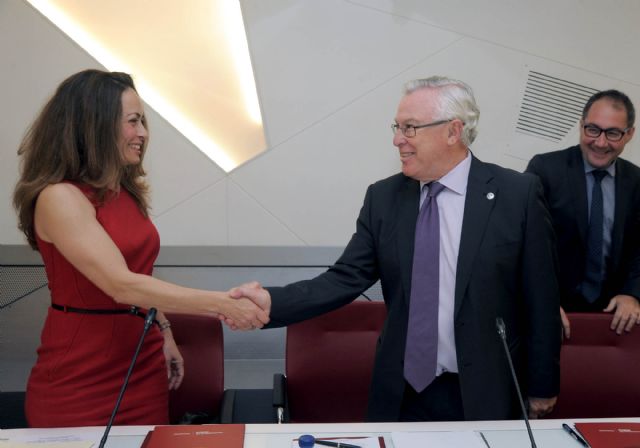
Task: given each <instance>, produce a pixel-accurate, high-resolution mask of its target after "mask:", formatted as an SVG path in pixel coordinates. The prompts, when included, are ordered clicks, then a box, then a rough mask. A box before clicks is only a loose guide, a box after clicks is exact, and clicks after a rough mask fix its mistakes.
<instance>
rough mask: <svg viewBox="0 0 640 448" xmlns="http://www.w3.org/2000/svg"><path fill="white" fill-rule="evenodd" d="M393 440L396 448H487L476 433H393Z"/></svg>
mask: <svg viewBox="0 0 640 448" xmlns="http://www.w3.org/2000/svg"><path fill="white" fill-rule="evenodd" d="M391 440H393V446H394V447H395V448H415V447H429V448H487V445H486V444H485V442H484V440H482V437H481V436H480V433H479V432H475V431H455V432H452V431H442V432H439V431H423V432H392V433H391Z"/></svg>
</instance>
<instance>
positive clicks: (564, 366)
mask: <svg viewBox="0 0 640 448" xmlns="http://www.w3.org/2000/svg"><path fill="white" fill-rule="evenodd" d="M567 317H568V318H569V321H570V322H571V339H568V340H566V339H565V340H564V342H563V344H562V348H561V351H560V394H559V396H558V403H557V406H556V408H555V410H554V411H553V412H552V413H551V414H549V417H550V418H605V417H614V418H615V417H637V416H638V415H640V380H639V379H638V378H639V376H638V375H639V372H640V328H634V329H633V330H632V331H631V333H624V334H622V335H618V334H616V333H615V332H614V331H612V330H610V329H609V327H610V325H611V319H612V317H613V316H612V315H611V314H604V313H568V315H567Z"/></svg>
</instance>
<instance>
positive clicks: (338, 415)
mask: <svg viewBox="0 0 640 448" xmlns="http://www.w3.org/2000/svg"><path fill="white" fill-rule="evenodd" d="M385 318H386V307H385V304H384V302H381V301H376V302H365V301H356V302H352V303H350V304H348V305H346V306H344V307H342V308H339V309H337V310H335V311H332V312H329V313H327V314H324V315H322V316H319V317H316V318H313V319H309V320H307V321H304V322H300V323H297V324H294V325H290V326H289V327H288V328H287V339H286V353H285V372H286V376H283V375H276V378H275V381H274V389H275V391H276V394H277V392H278V391H280V390H281V394H280V398H278V399H276V401H277V403H276V404H277V405H279V406H282V408H283V409H282V413H283V415H284V420H285V421H291V422H295V423H305V422H314V423H323V422H363V421H364V420H365V415H366V408H367V401H368V394H369V386H370V384H371V372H372V369H373V361H374V355H375V349H376V344H377V340H378V335H379V334H380V331H381V329H382V325H383V323H384V320H385ZM276 394H274V395H276Z"/></svg>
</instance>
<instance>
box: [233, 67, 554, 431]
mask: <svg viewBox="0 0 640 448" xmlns="http://www.w3.org/2000/svg"><path fill="white" fill-rule="evenodd" d="M478 116H479V111H478V109H477V106H476V104H475V99H474V97H473V93H472V91H471V89H470V88H469V87H468V86H467V85H466V84H464V83H462V82H460V81H455V80H450V79H447V78H441V77H432V78H429V79H423V80H416V81H413V82H410V83H408V84H407V86H406V88H405V95H404V97H403V98H402V100H401V101H400V104H399V106H398V111H397V114H396V122H395V124H394V125H393V126H392V128H393V131H394V139H393V143H394V145H395V146H396V147H397V148H398V149H399V155H400V160H401V163H402V173H400V174H397V175H395V176H392V177H390V178H388V179H385V180H382V181H379V182H377V183H375V184H373V185H371V186H370V187H369V189H368V190H367V193H366V197H365V200H364V205H363V207H362V210H361V211H360V216H359V218H358V220H357V226H356V227H357V228H356V232H355V234H354V235H353V237H352V238H351V241H350V242H349V244H348V245H347V247H346V249H345V251H344V253H343V254H342V256H341V257H340V259H339V260H338V261H337V262H336V263H335V264H334V265H333V266H332V267H331V268H329V269H328V270H327V271H326V272H325V273H323V274H321V275H319V276H318V277H316V278H314V279H312V280H307V281H301V282H297V283H293V284H290V285H287V286H285V287H279V288H267V289H259V288H252V287H250V286H247V285H244V286H242V287H238V288H237V289H236V291H235V295H236V297H240V296H246V297H249V298H251V299H253V300H254V301H256V302H257V303H258V304H260V305H261V306H262V307H263V308H266V309H268V308H269V307H270V318H271V323H270V325H269V326H271V327H274V326H282V325H288V324H291V323H294V322H297V321H301V320H304V319H308V318H310V317H313V316H316V315H319V314H322V313H325V312H327V311H330V310H332V309H335V308H337V307H340V306H342V305H344V304H347V303H349V302H351V301H352V300H354V299H355V298H357V297H358V296H359V295H360V294H361V293H362V292H363V291H365V290H366V289H367V288H369V287H370V286H371V285H372V284H373V283H374V282H376V281H377V280H378V279H380V281H381V285H382V291H383V295H384V300H385V303H386V306H387V311H388V315H387V320H386V322H385V325H384V328H383V330H382V334H381V335H380V338H379V341H378V347H377V352H376V360H375V365H374V370H373V379H372V385H371V389H370V399H369V407H368V415H367V418H368V420H370V421H398V420H400V421H425V420H464V419H466V420H493V419H508V418H516V417H517V416H518V414H519V412H518V409H519V408H518V399H517V395H516V392H515V388H514V385H513V382H512V380H511V377H510V373H509V367H508V363H507V358H506V355H505V353H504V352H503V348H502V342H501V339H500V337H499V336H498V333H497V332H496V318H497V317H502V318H503V319H504V322H505V323H506V329H507V338H508V344H509V349H510V351H511V355H512V356H513V358H514V364H515V365H516V369H517V371H518V378H519V380H520V383H521V385H522V386H523V388H524V390H525V391H526V393H527V394H528V396H529V400H528V401H529V414H530V415H531V416H532V417H538V416H541V415H544V414H546V413H548V412H550V410H551V409H552V408H553V406H554V404H555V401H556V395H557V393H558V387H559V364H558V363H559V344H560V318H559V312H558V306H559V302H558V300H559V299H558V297H559V290H558V284H557V278H556V265H555V258H554V249H553V236H552V235H553V232H552V226H551V220H550V216H549V215H548V212H547V210H546V208H545V207H544V201H543V197H542V188H541V186H540V183H539V181H538V179H536V178H535V176H529V175H524V174H520V173H516V172H514V171H511V170H507V169H504V168H501V167H499V166H496V165H492V164H487V163H483V162H481V161H479V160H478V159H476V158H475V157H473V156H472V155H471V152H470V151H469V149H468V147H469V145H470V144H471V142H472V141H473V139H474V138H475V135H476V125H477V122H478ZM432 182H433V183H432ZM437 185H439V186H437ZM423 187H425V188H423ZM421 190H423V191H422V193H421ZM436 190H438V192H435V191H436ZM436 195H437V196H436ZM421 199H422V200H424V202H425V204H427V205H428V206H429V207H431V208H432V209H434V208H435V209H437V217H438V218H437V219H436V220H435V221H434V220H429V219H428V218H425V219H427V221H425V222H430V223H431V224H433V223H434V222H436V223H439V230H438V231H439V234H437V238H438V240H437V244H435V246H436V248H435V249H436V252H435V253H434V254H433V256H431V257H428V256H427V257H425V256H424V255H419V254H423V252H424V249H425V248H424V247H423V245H422V243H420V244H414V243H416V242H417V241H418V240H421V239H422V236H420V237H418V236H417V235H418V234H420V235H422V233H423V229H422V227H421V226H422V224H421V222H422V221H420V219H421V218H419V209H420V204H421ZM427 201H430V202H428V203H427ZM433 201H435V203H434V202H433ZM427 205H422V208H423V209H425V207H427ZM420 214H421V215H422V212H420ZM417 222H418V223H417ZM435 225H437V224H435ZM414 245H415V250H414ZM421 256H422V258H420V257H421ZM434 267H435V269H436V271H435V274H433V272H432V270H433V269H434ZM426 272H430V274H429V275H435V277H432V278H431V280H430V281H428V282H427V284H423V285H422V286H418V285H419V284H420V283H419V280H420V278H422V277H423V276H424V275H426V274H425V273H426ZM434 285H436V287H435V288H433V286H434ZM254 286H255V285H254ZM423 288H424V289H427V290H428V289H429V288H431V289H435V293H436V296H435V304H434V306H435V308H434V310H435V311H431V312H430V313H427V314H425V315H423V317H420V318H416V316H418V313H419V311H418V307H419V306H420V305H421V304H423V303H424V302H428V301H431V302H432V301H433V299H432V298H428V299H427V298H426V297H427V294H426V293H424V292H423V291H421V289H423ZM432 292H433V291H432ZM429 297H431V296H429ZM414 307H415V308H414ZM434 319H435V321H436V323H434ZM416 321H417V322H416ZM412 322H413V323H412ZM412 325H413V327H412ZM432 326H434V327H435V328H433V329H432V331H433V333H432V336H430V337H413V336H409V333H411V332H412V331H414V330H415V329H416V328H417V329H420V330H424V329H425V328H426V327H429V328H432ZM410 346H411V347H412V350H413V347H414V346H417V347H416V348H415V350H417V351H420V349H421V348H424V347H429V346H430V347H432V348H433V350H432V352H431V354H429V355H425V357H426V358H429V357H432V358H431V359H432V364H431V367H430V368H427V369H424V368H421V369H420V368H419V369H417V372H418V373H417V376H420V375H425V378H426V380H425V378H419V379H418V380H414V379H413V376H414V375H415V373H411V374H410V370H411V369H412V368H409V365H415V363H414V361H413V359H414V357H418V358H420V356H418V355H415V354H414V352H411V351H410V348H409V347H410ZM436 348H437V349H436ZM412 371H413V372H415V369H413V370H412ZM434 377H435V378H434ZM410 378H411V379H410Z"/></svg>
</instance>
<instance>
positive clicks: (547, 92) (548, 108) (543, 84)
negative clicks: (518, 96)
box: [516, 71, 598, 142]
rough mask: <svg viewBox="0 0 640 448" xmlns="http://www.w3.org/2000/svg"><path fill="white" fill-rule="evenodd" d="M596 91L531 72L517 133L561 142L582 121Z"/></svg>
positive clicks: (521, 107)
mask: <svg viewBox="0 0 640 448" xmlns="http://www.w3.org/2000/svg"><path fill="white" fill-rule="evenodd" d="M597 91H598V90H596V89H593V88H591V87H587V86H583V85H580V84H576V83H575V82H571V81H566V80H564V79H560V78H556V77H553V76H549V75H545V74H544V73H540V72H534V71H530V72H529V76H528V77H527V86H526V88H525V90H524V97H523V98H522V104H521V105H520V115H519V116H518V123H517V124H516V132H519V133H522V134H527V135H532V136H534V137H541V138H544V139H548V140H553V141H554V142H559V141H560V140H562V139H563V138H564V137H566V135H567V134H568V133H569V131H570V130H571V128H573V126H574V125H575V124H576V123H577V122H578V121H580V118H581V116H582V109H583V108H584V105H585V103H586V102H587V100H588V99H589V98H590V97H591V96H592V95H593V94H594V93H596V92H597Z"/></svg>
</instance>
